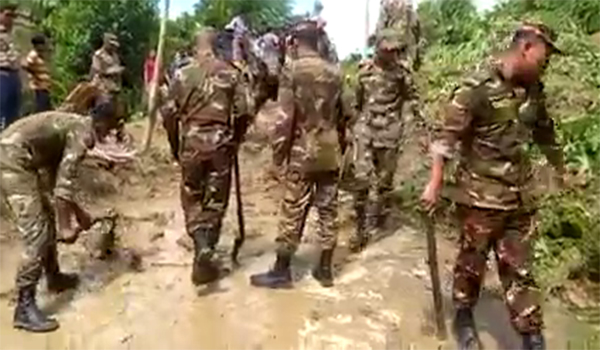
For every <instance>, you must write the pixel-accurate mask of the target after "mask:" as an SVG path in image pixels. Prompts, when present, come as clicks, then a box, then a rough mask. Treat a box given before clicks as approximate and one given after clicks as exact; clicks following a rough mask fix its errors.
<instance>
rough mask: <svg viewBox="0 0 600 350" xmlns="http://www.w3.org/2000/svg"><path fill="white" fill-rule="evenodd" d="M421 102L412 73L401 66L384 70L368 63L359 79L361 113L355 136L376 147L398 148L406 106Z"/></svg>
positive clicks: (357, 89) (373, 63)
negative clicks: (404, 107)
mask: <svg viewBox="0 0 600 350" xmlns="http://www.w3.org/2000/svg"><path fill="white" fill-rule="evenodd" d="M416 100H417V91H416V87H415V85H414V83H413V81H412V75H411V74H410V71H409V70H408V69H406V68H404V67H403V66H401V65H397V64H393V65H392V66H391V68H385V69H384V68H382V67H380V66H379V65H378V64H376V63H375V62H373V61H370V60H369V61H365V62H364V64H363V66H362V68H361V70H360V72H359V76H358V85H357V87H356V109H357V110H358V112H359V113H360V116H359V119H358V122H357V123H356V126H355V130H354V133H355V136H356V137H361V138H364V139H365V140H368V143H369V144H370V145H372V146H373V147H385V148H394V147H398V143H399V141H400V137H401V136H402V129H403V120H402V107H403V104H404V103H405V102H409V101H410V102H411V103H412V102H414V101H416Z"/></svg>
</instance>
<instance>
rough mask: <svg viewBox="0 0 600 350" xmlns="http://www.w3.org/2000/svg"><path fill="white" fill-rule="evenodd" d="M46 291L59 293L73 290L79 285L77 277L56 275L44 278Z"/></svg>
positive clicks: (75, 275) (74, 275) (64, 274)
mask: <svg viewBox="0 0 600 350" xmlns="http://www.w3.org/2000/svg"><path fill="white" fill-rule="evenodd" d="M46 285H47V286H48V291H50V292H52V293H61V292H64V291H65V290H69V289H75V288H77V286H78V285H79V276H77V274H74V273H60V272H59V273H56V274H52V275H47V276H46Z"/></svg>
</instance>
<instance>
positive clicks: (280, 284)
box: [250, 253, 292, 289]
mask: <svg viewBox="0 0 600 350" xmlns="http://www.w3.org/2000/svg"><path fill="white" fill-rule="evenodd" d="M291 260H292V257H291V255H287V254H281V253H278V254H277V260H275V266H273V268H272V269H271V270H269V271H267V272H265V273H259V274H256V275H252V276H250V284H252V285H253V286H255V287H263V288H272V289H278V288H292V273H291V271H290V261H291Z"/></svg>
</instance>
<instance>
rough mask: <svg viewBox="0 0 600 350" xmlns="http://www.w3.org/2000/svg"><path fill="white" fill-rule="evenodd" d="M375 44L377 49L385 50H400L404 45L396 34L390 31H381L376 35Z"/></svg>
mask: <svg viewBox="0 0 600 350" xmlns="http://www.w3.org/2000/svg"><path fill="white" fill-rule="evenodd" d="M375 44H376V46H377V47H378V48H382V49H385V50H396V49H401V48H402V47H403V46H404V43H403V42H402V40H400V38H399V37H398V33H397V32H396V31H394V30H392V29H383V30H381V31H380V32H379V33H377V35H376V41H375Z"/></svg>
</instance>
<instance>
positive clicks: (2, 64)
mask: <svg viewBox="0 0 600 350" xmlns="http://www.w3.org/2000/svg"><path fill="white" fill-rule="evenodd" d="M15 17H16V6H15V5H10V4H3V5H1V6H0V89H1V90H2V94H1V97H0V130H3V129H4V128H5V127H6V126H8V125H10V123H12V122H14V121H15V120H17V119H18V118H19V116H20V113H21V100H22V98H21V89H22V86H21V76H20V70H21V69H23V70H24V71H25V72H26V73H27V75H28V77H29V88H30V89H31V91H32V92H33V93H34V99H35V111H36V112H42V111H47V110H50V109H51V108H52V104H51V102H50V85H51V79H50V75H49V72H48V65H47V63H46V60H47V57H48V54H49V52H50V47H49V43H48V39H47V38H46V37H45V36H44V35H43V34H37V35H35V36H33V37H32V38H31V45H32V49H31V51H30V52H29V53H28V54H27V56H26V57H25V58H24V59H22V57H20V54H19V51H18V50H17V49H16V46H15V44H14V42H13V40H12V35H11V32H12V28H13V23H14V19H15Z"/></svg>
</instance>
